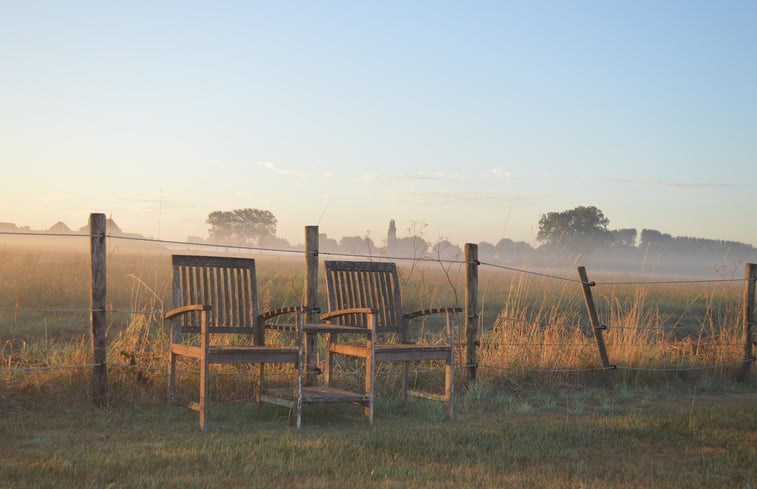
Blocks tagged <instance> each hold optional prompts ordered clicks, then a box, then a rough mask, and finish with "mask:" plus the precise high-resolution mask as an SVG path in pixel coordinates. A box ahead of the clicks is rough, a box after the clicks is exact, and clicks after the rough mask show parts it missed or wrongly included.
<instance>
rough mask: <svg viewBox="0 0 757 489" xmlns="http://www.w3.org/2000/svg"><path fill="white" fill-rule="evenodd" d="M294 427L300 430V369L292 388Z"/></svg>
mask: <svg viewBox="0 0 757 489" xmlns="http://www.w3.org/2000/svg"><path fill="white" fill-rule="evenodd" d="M292 407H293V410H294V420H293V421H294V426H295V428H297V429H298V430H299V429H300V428H302V369H301V368H300V369H299V370H298V371H297V383H296V384H295V387H294V406H292Z"/></svg>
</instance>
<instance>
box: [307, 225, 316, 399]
mask: <svg viewBox="0 0 757 489" xmlns="http://www.w3.org/2000/svg"><path fill="white" fill-rule="evenodd" d="M303 305H304V306H305V307H312V308H313V309H314V310H316V312H315V313H313V314H310V315H309V318H308V321H309V322H313V321H315V320H317V318H318V314H317V308H318V226H305V299H304V301H303ZM305 341H306V342H307V365H306V367H305V370H306V371H307V374H306V377H305V385H315V383H316V374H317V371H318V356H317V354H316V351H317V350H316V348H317V346H318V335H316V334H311V333H305Z"/></svg>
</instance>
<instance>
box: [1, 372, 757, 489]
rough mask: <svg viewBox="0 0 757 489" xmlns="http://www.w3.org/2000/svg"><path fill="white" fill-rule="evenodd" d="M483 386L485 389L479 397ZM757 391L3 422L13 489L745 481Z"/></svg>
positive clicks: (158, 411) (65, 413)
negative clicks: (366, 413) (292, 421)
mask: <svg viewBox="0 0 757 489" xmlns="http://www.w3.org/2000/svg"><path fill="white" fill-rule="evenodd" d="M479 394H480V393H479ZM755 406H757V396H756V395H755V391H754V389H747V388H745V387H744V386H723V385H721V386H719V388H718V390H717V391H713V392H700V391H698V390H697V389H691V388H688V387H679V388H675V389H671V388H654V389H648V388H643V389H635V390H634V389H627V388H620V389H616V390H613V391H605V390H598V389H596V388H590V387H584V388H581V389H577V388H575V387H573V388H567V389H565V388H563V389H539V390H536V391H523V390H503V391H501V392H498V393H496V394H495V393H493V392H489V395H488V396H487V397H485V398H483V399H481V398H480V396H477V395H462V396H461V397H460V399H459V402H458V416H457V417H456V418H455V419H454V420H452V421H449V422H445V421H442V412H441V409H439V408H438V407H437V406H435V405H433V404H430V403H427V402H421V401H416V402H412V403H411V404H410V407H409V408H408V409H407V410H402V409H400V408H399V406H398V405H396V404H393V403H392V402H391V401H386V400H384V401H382V402H380V403H379V404H378V407H377V419H376V422H375V424H374V426H373V427H369V426H368V425H367V424H366V423H365V421H364V420H363V419H362V417H361V416H360V415H359V413H358V409H357V408H351V407H348V406H345V407H339V408H335V409H333V410H332V411H326V410H325V409H323V408H322V407H320V406H312V407H308V408H307V409H306V410H305V416H304V428H303V429H302V430H301V431H296V430H293V429H292V428H290V427H289V425H288V424H287V419H286V418H287V414H288V413H287V412H286V410H282V409H278V408H273V407H261V408H257V407H255V406H254V405H250V404H244V403H229V404H215V405H214V407H213V411H212V415H213V417H214V420H215V422H214V428H213V429H212V430H211V431H210V432H209V433H204V434H203V433H201V432H199V430H198V429H197V419H196V415H195V414H194V413H191V412H188V411H185V410H183V409H181V408H170V409H166V408H165V407H164V405H162V404H161V403H154V402H144V401H136V402H127V401H126V400H122V401H120V402H117V403H113V405H111V406H110V407H107V408H103V409H95V408H91V407H89V405H88V404H87V403H81V404H79V403H76V404H74V405H65V404H61V403H56V404H54V405H52V404H48V405H46V406H45V407H44V408H41V407H37V408H36V409H31V410H28V409H23V410H18V411H16V412H14V413H11V414H8V413H6V414H5V415H4V416H2V417H0V439H2V441H3V450H2V452H3V453H2V457H0V481H3V482H2V486H3V487H6V488H19V489H20V488H47V487H49V488H76V489H82V488H103V487H110V488H172V487H176V488H179V487H182V488H206V487H225V488H226V487H228V488H246V487H261V488H265V487H271V488H274V487H282V488H285V487H286V488H290V487H294V488H298V487H303V488H320V487H322V488H341V487H344V488H352V487H369V486H375V487H397V488H424V487H440V488H461V487H465V488H467V487H481V488H489V487H491V488H495V487H496V488H499V487H514V488H518V487H530V488H533V487H550V488H552V487H554V488H576V487H585V488H591V487H596V488H629V489H630V488H634V489H637V488H689V487H700V488H718V489H721V488H744V489H746V488H751V487H755V484H756V483H757V463H755V462H757V432H756V431H755V426H757V409H755Z"/></svg>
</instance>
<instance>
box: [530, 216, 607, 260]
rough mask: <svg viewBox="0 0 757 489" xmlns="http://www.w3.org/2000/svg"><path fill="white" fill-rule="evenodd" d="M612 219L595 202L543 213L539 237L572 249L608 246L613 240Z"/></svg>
mask: <svg viewBox="0 0 757 489" xmlns="http://www.w3.org/2000/svg"><path fill="white" fill-rule="evenodd" d="M609 223H610V220H609V219H607V218H606V217H605V215H604V214H603V213H602V211H601V210H599V209H597V208H596V207H594V206H588V207H586V206H578V207H576V208H575V209H572V210H568V211H563V212H550V213H548V214H543V215H542V216H541V218H540V219H539V232H538V234H537V235H536V239H537V240H538V241H541V242H543V243H545V244H546V245H547V246H549V247H553V248H558V247H564V248H567V249H571V250H586V249H588V248H597V247H605V246H607V245H609V244H610V243H611V242H612V233H611V232H610V231H608V230H607V225H608V224H609Z"/></svg>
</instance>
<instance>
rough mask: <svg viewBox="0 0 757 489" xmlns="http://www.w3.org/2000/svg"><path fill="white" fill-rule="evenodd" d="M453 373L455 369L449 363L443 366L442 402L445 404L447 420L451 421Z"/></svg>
mask: <svg viewBox="0 0 757 489" xmlns="http://www.w3.org/2000/svg"><path fill="white" fill-rule="evenodd" d="M454 371H455V367H454V365H453V364H451V363H447V364H445V365H444V400H445V403H446V404H447V406H446V408H447V419H452V415H453V409H454V407H453V401H452V400H453V398H454V388H455V386H454Z"/></svg>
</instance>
